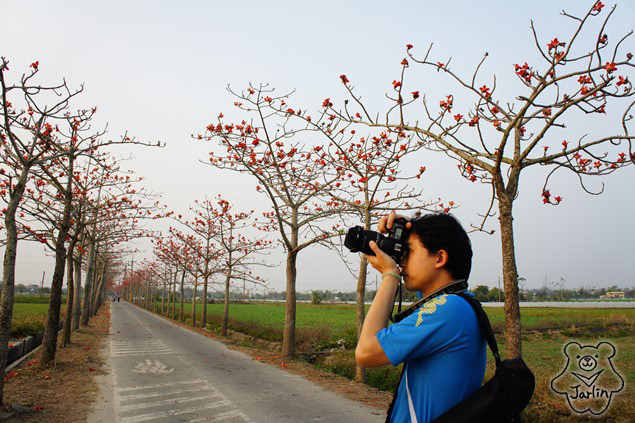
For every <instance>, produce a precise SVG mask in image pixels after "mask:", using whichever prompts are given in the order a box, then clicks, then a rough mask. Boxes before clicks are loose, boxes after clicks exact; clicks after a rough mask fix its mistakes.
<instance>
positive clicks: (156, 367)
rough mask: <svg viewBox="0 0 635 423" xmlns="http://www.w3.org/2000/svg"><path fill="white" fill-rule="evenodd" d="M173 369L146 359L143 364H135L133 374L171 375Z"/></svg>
mask: <svg viewBox="0 0 635 423" xmlns="http://www.w3.org/2000/svg"><path fill="white" fill-rule="evenodd" d="M173 371H174V369H170V368H168V366H166V365H165V364H163V363H161V362H160V361H159V360H156V361H155V362H154V363H153V362H152V360H148V359H146V361H145V363H137V365H136V366H135V368H134V370H133V372H135V373H155V374H167V373H172V372H173Z"/></svg>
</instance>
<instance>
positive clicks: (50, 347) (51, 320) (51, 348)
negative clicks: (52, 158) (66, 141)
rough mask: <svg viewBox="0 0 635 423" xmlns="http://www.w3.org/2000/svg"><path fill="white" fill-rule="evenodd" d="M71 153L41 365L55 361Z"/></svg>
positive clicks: (69, 201)
mask: <svg viewBox="0 0 635 423" xmlns="http://www.w3.org/2000/svg"><path fill="white" fill-rule="evenodd" d="M74 160H75V156H74V155H73V151H72V149H71V152H70V154H69V161H68V179H67V182H66V190H65V191H63V192H64V214H63V217H62V224H61V225H60V230H59V233H58V234H57V239H56V240H55V269H54V270H53V281H52V283H51V296H50V300H49V310H48V317H47V319H46V327H45V328H44V337H43V338H42V356H41V360H42V365H43V366H44V365H46V364H48V363H50V362H52V361H54V360H55V353H56V351H57V334H58V332H59V330H60V307H61V306H62V287H63V286H64V271H65V270H66V237H67V235H68V231H69V230H70V228H71V208H72V201H73V192H72V189H73V175H74V173H73V162H74Z"/></svg>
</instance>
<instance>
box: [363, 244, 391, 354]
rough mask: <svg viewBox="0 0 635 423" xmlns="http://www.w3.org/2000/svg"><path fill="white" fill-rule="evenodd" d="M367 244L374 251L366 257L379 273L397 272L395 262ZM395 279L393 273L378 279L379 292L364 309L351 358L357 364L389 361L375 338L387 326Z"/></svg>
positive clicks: (377, 248) (374, 245) (373, 246)
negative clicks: (368, 307) (364, 312)
mask: <svg viewBox="0 0 635 423" xmlns="http://www.w3.org/2000/svg"><path fill="white" fill-rule="evenodd" d="M369 245H370V248H371V249H372V250H373V252H374V253H375V255H374V256H366V259H367V260H368V261H369V262H370V263H371V265H372V266H373V267H374V268H375V269H377V270H378V271H380V272H381V273H382V274H385V273H386V272H390V273H395V274H397V275H398V274H399V268H398V267H397V264H396V263H395V261H394V260H393V259H392V258H391V257H390V256H388V255H387V254H385V253H384V252H383V251H381V250H380V249H379V247H377V244H376V243H375V242H374V241H371V242H370V244H369ZM399 282H400V278H398V277H396V276H394V275H385V276H384V277H383V278H382V282H381V285H380V286H379V291H377V294H376V295H375V299H374V300H373V303H372V305H371V306H370V309H369V310H368V315H367V316H366V319H365V320H364V326H363V327H362V333H361V335H360V336H359V341H358V342H357V348H355V361H356V362H357V364H358V365H360V366H363V367H376V366H383V365H386V364H390V360H388V357H387V356H386V354H385V353H384V350H383V348H382V347H381V345H380V344H379V341H378V340H377V333H378V332H379V331H380V330H382V329H383V328H385V327H386V326H387V325H388V318H389V317H390V314H391V313H392V310H393V307H394V301H395V294H396V292H397V288H398V286H399Z"/></svg>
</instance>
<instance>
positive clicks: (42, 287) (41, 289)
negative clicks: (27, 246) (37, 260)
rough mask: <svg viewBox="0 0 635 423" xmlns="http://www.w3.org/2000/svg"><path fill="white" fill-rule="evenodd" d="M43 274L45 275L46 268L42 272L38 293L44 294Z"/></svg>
mask: <svg viewBox="0 0 635 423" xmlns="http://www.w3.org/2000/svg"><path fill="white" fill-rule="evenodd" d="M44 275H46V270H44V271H43V272H42V282H40V295H44Z"/></svg>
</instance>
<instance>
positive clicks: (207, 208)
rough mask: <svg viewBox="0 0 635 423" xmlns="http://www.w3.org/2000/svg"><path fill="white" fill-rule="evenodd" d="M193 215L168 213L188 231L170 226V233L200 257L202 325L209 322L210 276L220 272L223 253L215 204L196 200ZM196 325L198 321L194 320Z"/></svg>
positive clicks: (191, 210)
mask: <svg viewBox="0 0 635 423" xmlns="http://www.w3.org/2000/svg"><path fill="white" fill-rule="evenodd" d="M190 212H191V214H192V215H193V217H192V218H191V219H186V218H184V217H183V215H174V212H169V213H167V215H168V217H173V218H175V219H176V220H177V221H178V222H180V223H181V225H183V226H184V227H185V228H187V232H186V233H182V232H180V231H179V230H178V229H176V228H173V227H170V234H171V235H173V236H175V237H177V238H178V239H180V240H181V242H183V243H184V244H185V245H186V246H187V247H188V248H189V250H190V251H191V254H192V255H194V257H195V260H196V259H198V262H199V264H198V266H196V268H197V269H198V272H199V273H200V276H201V277H202V278H203V304H202V306H203V310H202V312H201V327H203V328H204V327H205V325H206V324H207V290H208V288H209V282H210V277H211V276H212V275H213V274H215V273H218V272H219V269H220V260H219V256H220V254H222V251H221V250H220V248H219V246H218V245H217V243H216V239H215V237H216V235H217V233H218V227H217V225H216V215H215V209H214V205H213V204H212V203H211V202H210V201H209V200H207V199H205V200H204V201H198V200H196V201H194V206H191V207H190ZM190 234H191V235H193V239H188V238H187V236H188V235H190ZM192 322H193V323H194V326H196V321H195V320H192Z"/></svg>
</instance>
